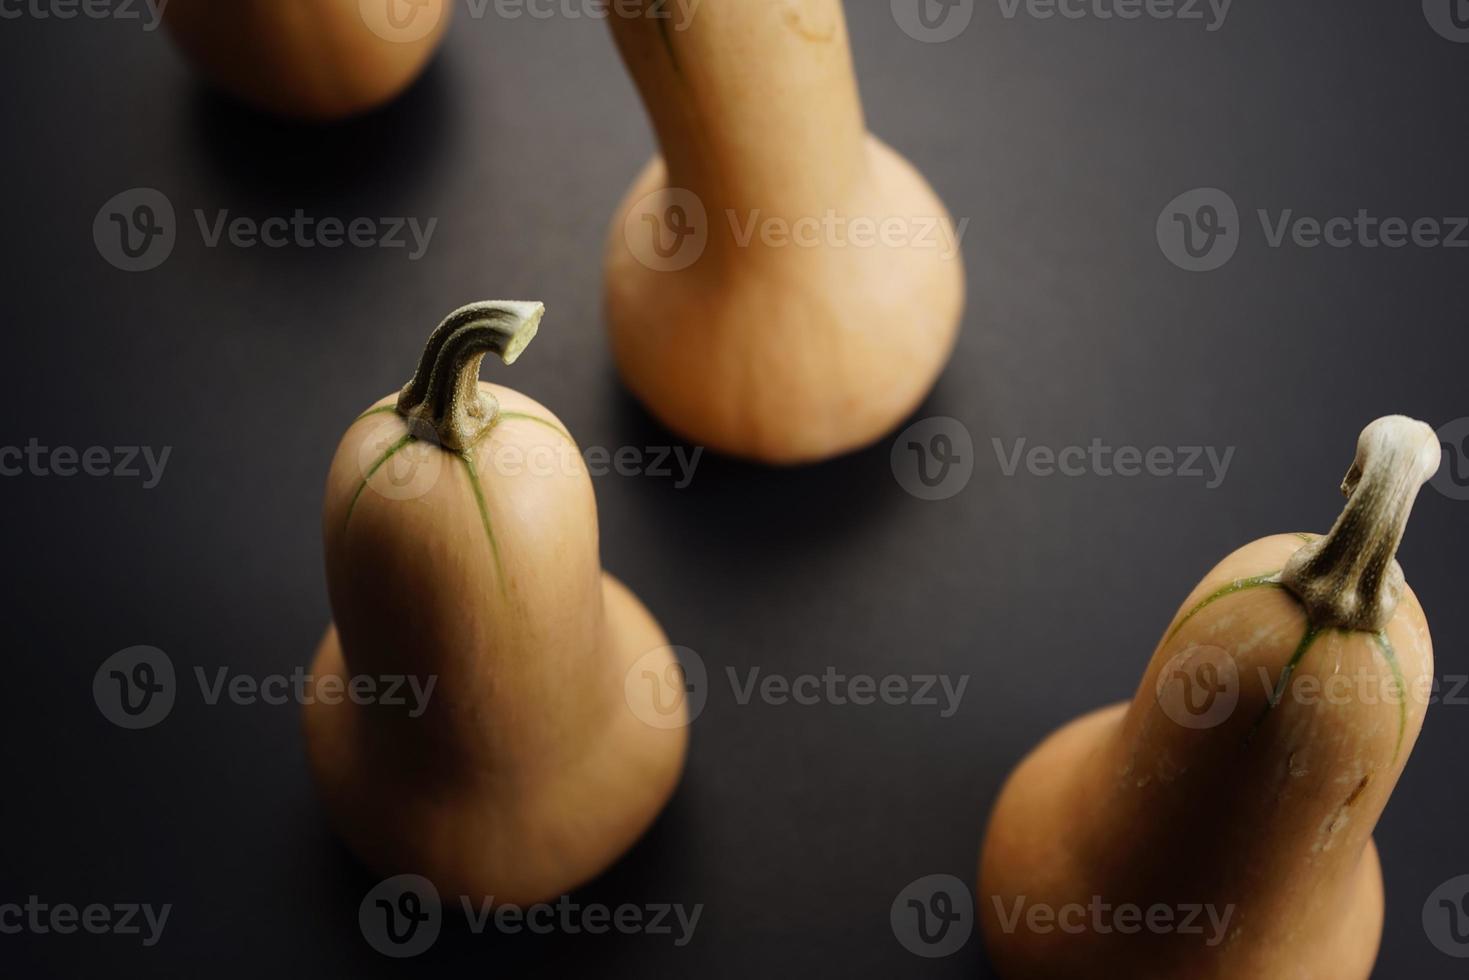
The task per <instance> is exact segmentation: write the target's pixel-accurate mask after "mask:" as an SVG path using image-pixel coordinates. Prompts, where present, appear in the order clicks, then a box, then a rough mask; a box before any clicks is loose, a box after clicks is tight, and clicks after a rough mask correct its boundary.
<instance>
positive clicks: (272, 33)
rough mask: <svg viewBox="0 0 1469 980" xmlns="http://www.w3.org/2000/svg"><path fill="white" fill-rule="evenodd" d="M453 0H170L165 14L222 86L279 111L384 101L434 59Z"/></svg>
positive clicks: (302, 113)
mask: <svg viewBox="0 0 1469 980" xmlns="http://www.w3.org/2000/svg"><path fill="white" fill-rule="evenodd" d="M452 10H453V3H452V2H451V0H168V3H167V5H166V6H165V7H164V8H163V22H164V24H165V25H166V26H167V28H168V30H169V33H170V34H171V35H172V37H173V39H174V41H175V42H176V43H177V44H178V47H179V49H180V50H181V51H182V52H183V53H184V54H185V55H186V56H187V57H188V59H189V60H190V61H191V62H193V63H194V64H195V65H196V66H197V67H198V68H199V70H200V71H201V72H202V73H203V74H204V75H205V76H206V77H207V78H208V79H209V80H210V81H211V82H213V83H214V84H215V85H217V86H218V87H219V88H221V89H223V90H224V91H226V92H228V93H229V94H231V95H233V96H234V97H235V98H237V99H239V100H240V101H242V102H244V103H246V104H247V105H250V106H253V107H254V108H256V109H260V110H262V111H265V112H270V113H274V114H276V115H281V116H287V117H291V118H296V119H302V120H309V121H328V120H335V119H342V118H346V117H348V116H353V115H357V114H359V113H363V112H366V111H368V110H370V109H374V108H377V107H378V106H381V105H383V104H384V103H386V102H388V101H390V100H391V99H393V98H394V97H395V96H397V95H398V94H399V93H400V92H402V91H403V90H404V89H406V88H407V87H408V86H409V85H410V84H411V83H412V82H413V80H414V79H416V78H417V77H418V75H419V74H420V73H421V72H422V71H423V69H424V68H425V66H427V64H428V62H429V60H430V59H431V58H432V56H433V54H434V52H435V50H437V48H438V46H439V44H440V42H441V41H442V40H443V37H444V32H445V30H446V29H447V28H448V25H449V20H450V13H451V11H452Z"/></svg>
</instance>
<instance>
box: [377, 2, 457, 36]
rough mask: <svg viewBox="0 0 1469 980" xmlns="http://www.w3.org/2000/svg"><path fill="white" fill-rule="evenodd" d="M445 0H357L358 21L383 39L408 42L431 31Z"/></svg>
mask: <svg viewBox="0 0 1469 980" xmlns="http://www.w3.org/2000/svg"><path fill="white" fill-rule="evenodd" d="M444 2H445V0H358V5H357V8H358V10H359V12H360V13H361V14H362V22H363V23H364V24H366V25H367V29H368V30H370V31H372V33H374V34H376V35H377V36H378V37H380V38H382V39H383V40H384V41H392V42H394V43H397V44H412V43H413V42H414V41H422V40H423V39H424V38H426V37H428V36H429V35H430V34H432V33H433V30H434V28H435V27H438V26H439V21H440V20H441V19H442V18H443V16H444Z"/></svg>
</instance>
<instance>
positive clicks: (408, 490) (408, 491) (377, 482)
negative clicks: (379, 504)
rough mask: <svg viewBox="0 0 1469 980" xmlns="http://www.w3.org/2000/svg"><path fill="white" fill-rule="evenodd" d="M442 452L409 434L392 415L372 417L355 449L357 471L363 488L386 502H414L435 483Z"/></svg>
mask: <svg viewBox="0 0 1469 980" xmlns="http://www.w3.org/2000/svg"><path fill="white" fill-rule="evenodd" d="M444 456H445V453H444V450H443V448H442V447H441V446H439V445H438V444H437V443H436V442H433V441H432V440H428V439H421V438H418V437H417V436H414V435H413V434H412V433H410V432H409V431H408V429H407V427H406V426H404V424H403V420H402V419H400V418H399V417H398V416H397V415H395V414H383V415H378V416H374V417H373V419H372V428H371V430H370V431H369V432H368V433H367V435H366V437H364V438H363V440H362V441H361V442H360V443H358V445H357V470H358V472H359V473H361V474H362V479H363V480H365V481H366V485H367V487H370V488H371V489H372V492H373V493H376V494H377V495H378V496H381V497H386V498H387V499H389V500H416V499H418V498H419V497H422V496H423V495H424V494H426V493H428V492H429V491H430V490H432V489H433V488H434V486H435V485H437V484H438V482H439V477H440V476H441V475H442V474H443V472H444Z"/></svg>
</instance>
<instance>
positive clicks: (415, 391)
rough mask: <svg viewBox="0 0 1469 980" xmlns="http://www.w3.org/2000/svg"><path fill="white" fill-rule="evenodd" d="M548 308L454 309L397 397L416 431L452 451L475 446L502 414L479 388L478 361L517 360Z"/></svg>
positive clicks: (493, 304)
mask: <svg viewBox="0 0 1469 980" xmlns="http://www.w3.org/2000/svg"><path fill="white" fill-rule="evenodd" d="M545 311H546V308H545V307H544V306H543V305H542V304H540V303H525V302H516V301H509V300H491V301H488V302H481V303H471V304H469V305H468V306H465V307H461V308H460V309H457V310H455V311H454V312H453V313H450V314H449V316H448V317H447V318H445V320H444V322H443V323H440V324H439V326H438V327H437V328H436V329H435V330H434V332H433V334H432V336H430V337H429V340H428V346H426V347H425V348H424V351H423V356H422V357H421V358H420V359H419V362H418V369H417V370H416V371H414V373H413V379H412V380H411V381H409V382H408V384H407V385H405V386H404V388H403V390H402V391H401V392H400V393H399V395H398V403H397V406H396V409H397V412H398V414H399V415H401V416H403V418H404V419H406V420H407V422H408V425H409V428H410V430H411V431H412V432H413V434H414V435H415V436H417V437H418V438H420V439H425V440H428V441H431V442H435V443H437V444H438V445H441V446H443V447H444V448H445V449H449V450H451V451H453V452H458V453H462V452H465V451H467V450H468V449H469V448H470V447H471V446H473V445H474V444H475V442H476V441H478V439H479V437H480V436H481V435H482V434H483V433H484V432H485V431H486V430H487V429H489V427H490V426H492V425H493V424H494V423H495V418H496V416H498V415H499V414H500V404H499V402H498V401H496V400H495V396H494V395H491V394H490V393H488V392H486V391H482V390H481V389H480V387H479V371H480V364H481V363H482V362H483V361H484V357H485V355H486V354H494V355H495V356H497V357H499V358H500V359H501V360H502V361H503V362H504V363H506V364H513V363H515V359H516V358H517V357H519V356H520V353H521V351H523V350H525V346H526V345H527V344H529V343H530V342H531V340H532V338H534V337H535V335H536V329H537V328H538V327H539V326H540V323H541V317H542V315H543V314H544V313H545Z"/></svg>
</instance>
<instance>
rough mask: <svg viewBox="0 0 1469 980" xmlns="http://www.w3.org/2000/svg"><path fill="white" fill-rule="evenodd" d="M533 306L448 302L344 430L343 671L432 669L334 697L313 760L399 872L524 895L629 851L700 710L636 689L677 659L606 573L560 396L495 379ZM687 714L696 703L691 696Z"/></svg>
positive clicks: (310, 728) (367, 856)
mask: <svg viewBox="0 0 1469 980" xmlns="http://www.w3.org/2000/svg"><path fill="white" fill-rule="evenodd" d="M541 314H542V307H541V305H540V304H538V303H511V302H490V303H477V304H474V305H471V306H467V307H465V308H463V309H461V310H458V311H456V312H455V313H453V314H451V315H450V317H449V318H448V319H447V320H445V321H444V323H443V325H441V326H440V327H439V329H438V330H437V331H435V333H434V335H433V337H432V338H431V339H430V342H429V346H428V348H427V350H426V351H425V353H424V357H423V360H422V362H421V363H420V366H419V369H418V372H417V373H416V374H415V375H414V378H413V380H412V381H411V382H409V384H408V385H407V387H405V388H404V389H403V391H402V392H401V393H400V394H399V395H397V396H393V397H389V398H387V399H384V400H382V401H380V402H379V403H378V404H377V405H376V406H374V407H373V408H372V409H370V410H369V411H367V412H366V413H365V414H363V415H362V416H361V417H360V418H358V419H357V420H356V421H355V422H353V423H352V425H351V426H350V427H349V428H348V430H347V433H346V435H345V437H344V438H343V440H342V442H341V445H340V446H339V448H338V450H337V453H336V457H335V459H334V460H333V462H332V466H331V471H330V475H329V476H328V478H327V490H326V501H325V506H324V508H323V516H322V521H323V537H324V541H325V551H326V572H327V584H328V592H329V595H330V599H331V607H332V613H333V618H334V625H333V626H332V627H331V628H330V629H329V630H328V631H327V634H326V637H325V639H323V640H322V642H321V645H320V647H319V649H318V651H317V654H316V660H315V664H314V668H313V673H314V675H315V676H316V678H317V679H318V680H317V682H318V685H319V684H320V683H321V680H322V679H323V678H333V679H335V680H336V682H337V683H340V684H341V685H342V687H341V688H339V690H341V689H347V686H348V685H349V684H350V682H351V679H352V678H354V677H371V678H383V677H390V676H403V675H415V676H417V677H418V678H419V679H420V687H426V686H427V683H428V678H435V679H436V681H435V686H434V689H433V693H432V695H431V696H430V698H429V699H428V703H427V706H426V708H425V709H424V710H422V712H421V714H420V715H419V716H417V717H414V716H413V715H412V712H411V711H410V710H408V709H406V708H405V707H403V706H389V705H386V704H359V703H354V702H353V701H352V699H343V698H341V697H340V696H339V697H338V698H336V699H334V700H335V701H336V702H340V703H327V700H326V699H320V698H318V699H317V700H316V701H315V702H314V703H311V704H309V705H308V706H307V707H306V709H305V722H304V723H305V734H306V746H307V752H308V756H309V758H310V763H311V769H312V772H313V775H314V778H315V781H316V784H317V786H318V788H319V790H320V793H321V797H322V799H323V801H324V803H325V807H326V810H327V812H328V814H329V817H330V819H331V821H332V823H333V824H334V825H335V827H336V829H337V831H338V833H339V834H340V835H341V837H342V838H343V840H344V841H345V842H346V843H347V845H348V846H349V848H350V849H351V850H352V851H353V852H355V853H356V854H357V855H358V857H359V858H361V860H362V861H363V862H364V863H365V864H367V865H368V866H370V867H371V868H373V869H374V870H375V871H377V872H378V873H381V874H383V875H391V874H400V873H414V874H420V875H423V876H424V877H426V878H428V879H429V880H430V881H432V882H433V883H434V884H435V886H436V887H437V888H438V889H439V891H440V893H441V894H442V895H446V896H447V895H469V896H489V895H493V896H495V897H496V900H497V901H500V902H511V903H517V904H530V903H534V902H539V901H543V900H546V899H548V898H552V897H555V896H557V895H560V894H564V893H566V892H567V891H569V890H570V889H572V888H574V887H576V886H578V885H580V884H581V883H583V882H585V881H587V880H588V879H590V878H592V877H593V876H595V875H596V874H598V873H599V872H601V871H602V870H603V869H604V868H606V867H607V866H608V865H610V864H611V863H612V862H613V861H614V860H616V858H617V857H618V856H620V855H621V854H622V853H623V852H624V851H626V850H627V849H628V848H629V847H630V846H631V845H632V844H633V843H634V841H636V840H637V838H638V837H639V836H640V835H641V834H642V833H643V831H644V830H645V829H646V828H647V827H648V825H649V824H650V823H651V822H652V820H653V819H654V817H655V816H656V815H657V814H658V812H659V810H660V809H661V808H662V807H663V805H664V803H665V802H666V801H667V799H668V798H669V796H670V795H671V794H672V792H673V789H674V787H675V785H676V783H677V781H678V778H679V774H680V772H681V769H682V766H683V760H684V755H685V748H686V739H687V732H686V728H685V725H686V723H687V714H686V713H685V714H682V715H680V714H677V713H675V714H671V715H670V714H669V711H670V709H669V706H668V705H667V704H665V703H659V704H658V705H657V708H658V709H661V710H659V711H658V712H657V714H658V716H659V717H662V718H665V719H666V720H665V721H664V723H663V724H661V725H658V726H654V725H651V724H648V723H646V722H645V720H644V719H647V718H650V717H653V716H654V711H655V709H654V707H652V706H651V705H648V704H642V703H638V702H637V700H636V699H637V698H640V697H646V698H648V699H649V700H650V701H651V699H652V698H653V696H654V695H655V694H656V693H658V692H657V691H655V690H653V689H651V688H648V687H644V686H639V685H636V684H625V678H626V677H627V676H628V675H629V670H630V668H632V667H633V666H634V665H635V664H636V665H637V666H638V667H639V668H640V669H646V670H651V671H655V672H658V673H659V674H660V675H661V674H663V673H665V672H668V671H673V670H676V669H677V668H676V661H675V659H674V657H673V654H672V651H671V650H670V649H669V647H668V645H667V640H666V638H665V637H664V635H663V632H662V630H661V629H660V628H659V626H658V624H657V623H656V622H655V621H654V619H653V617H652V616H651V615H649V613H648V611H647V610H646V609H645V608H644V607H643V606H642V604H641V603H639V602H638V600H637V599H636V598H635V597H634V596H633V595H632V593H630V592H629V591H628V590H627V589H626V588H625V587H624V586H622V585H621V584H620V583H619V582H617V581H616V580H614V579H613V578H611V577H610V576H608V575H606V574H604V573H603V572H602V569H601V566H600V563H599V560H598V545H597V512H596V503H595V501H594V499H593V495H592V485H591V480H590V478H589V477H588V475H587V472H586V469H585V467H584V465H583V461H582V458H581V456H580V454H579V452H578V451H577V449H576V446H575V444H574V443H573V442H572V441H571V438H570V436H569V435H567V433H566V431H565V429H564V427H563V426H562V424H561V422H560V421H559V420H558V419H557V418H556V417H555V416H554V415H552V414H551V413H550V412H549V411H548V410H547V409H546V408H545V407H544V406H542V405H540V404H538V403H536V402H535V401H532V400H531V399H530V398H527V397H526V396H524V395H522V394H519V393H518V392H515V391H512V390H511V389H509V388H504V387H500V386H498V385H490V384H485V383H483V382H480V381H479V380H478V374H479V368H480V361H481V359H482V358H483V357H484V355H485V354H486V353H494V354H496V355H497V356H500V357H501V358H503V359H504V360H505V361H506V363H509V362H510V361H513V360H514V359H515V358H516V357H517V356H518V355H519V353H520V351H521V349H522V348H523V347H524V346H525V344H526V343H528V342H529V341H530V338H531V337H532V336H533V335H534V332H535V330H536V326H537V324H538V323H539V321H540V319H541ZM673 710H674V711H675V712H686V707H685V706H684V705H683V704H682V702H680V703H678V704H676V705H675V706H674V709H673Z"/></svg>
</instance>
